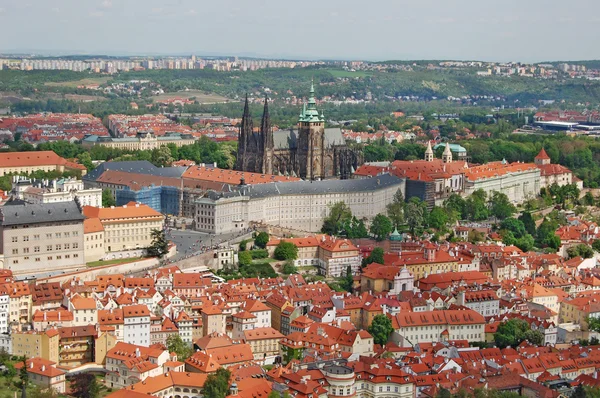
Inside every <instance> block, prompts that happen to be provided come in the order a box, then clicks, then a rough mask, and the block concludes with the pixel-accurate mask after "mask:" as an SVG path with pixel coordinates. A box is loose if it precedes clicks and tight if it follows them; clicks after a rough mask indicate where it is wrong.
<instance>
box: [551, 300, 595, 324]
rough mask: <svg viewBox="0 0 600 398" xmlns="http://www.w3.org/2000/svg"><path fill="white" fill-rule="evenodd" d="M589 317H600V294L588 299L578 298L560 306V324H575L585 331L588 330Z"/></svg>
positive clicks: (564, 302) (566, 301)
mask: <svg viewBox="0 0 600 398" xmlns="http://www.w3.org/2000/svg"><path fill="white" fill-rule="evenodd" d="M587 317H591V318H598V317H600V294H598V295H594V296H587V297H577V298H574V299H572V300H565V301H563V302H562V303H561V305H560V312H559V319H558V320H559V322H560V323H568V322H573V323H575V324H579V325H581V328H582V329H583V330H587V329H588V324H587V322H586V321H585V319H586V318H587Z"/></svg>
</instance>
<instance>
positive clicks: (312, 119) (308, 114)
mask: <svg viewBox="0 0 600 398" xmlns="http://www.w3.org/2000/svg"><path fill="white" fill-rule="evenodd" d="M298 121H299V122H301V123H302V122H304V123H321V122H324V121H325V116H324V115H323V113H321V115H319V111H318V110H317V102H316V101H315V84H314V83H311V85H310V95H309V97H308V104H306V103H305V104H304V107H303V108H302V113H301V114H300V118H299V120H298Z"/></svg>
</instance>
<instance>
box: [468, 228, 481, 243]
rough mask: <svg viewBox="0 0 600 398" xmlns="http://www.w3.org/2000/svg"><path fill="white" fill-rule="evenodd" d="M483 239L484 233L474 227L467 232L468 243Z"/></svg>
mask: <svg viewBox="0 0 600 398" xmlns="http://www.w3.org/2000/svg"><path fill="white" fill-rule="evenodd" d="M484 240H485V234H484V233H483V232H479V231H476V230H474V229H472V230H470V231H469V233H468V234H467V241H468V242H470V243H479V242H483V241H484Z"/></svg>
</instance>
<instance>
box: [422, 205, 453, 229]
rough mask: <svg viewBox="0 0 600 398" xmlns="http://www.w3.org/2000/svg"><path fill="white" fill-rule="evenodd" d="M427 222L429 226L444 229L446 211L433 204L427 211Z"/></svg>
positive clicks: (446, 220) (446, 217)
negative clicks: (429, 210)
mask: <svg viewBox="0 0 600 398" xmlns="http://www.w3.org/2000/svg"><path fill="white" fill-rule="evenodd" d="M427 224H429V226H430V227H431V228H435V229H437V230H439V231H445V230H446V225H447V224H448V212H447V211H445V210H444V209H442V208H441V207H437V206H435V207H434V208H433V209H431V212H429V216H428V221H427Z"/></svg>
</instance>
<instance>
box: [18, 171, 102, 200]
mask: <svg viewBox="0 0 600 398" xmlns="http://www.w3.org/2000/svg"><path fill="white" fill-rule="evenodd" d="M12 186H13V189H12V192H13V194H14V195H15V197H16V198H17V199H21V200H24V201H26V202H29V203H34V204H40V203H57V202H69V201H72V200H75V199H77V200H78V201H79V204H80V205H81V206H96V207H102V189H100V188H91V189H85V188H84V187H83V181H81V180H76V179H74V178H61V179H58V180H51V181H48V180H34V181H32V180H30V179H28V178H26V177H21V176H14V177H13V184H12Z"/></svg>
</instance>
